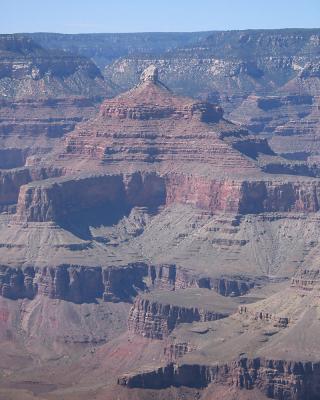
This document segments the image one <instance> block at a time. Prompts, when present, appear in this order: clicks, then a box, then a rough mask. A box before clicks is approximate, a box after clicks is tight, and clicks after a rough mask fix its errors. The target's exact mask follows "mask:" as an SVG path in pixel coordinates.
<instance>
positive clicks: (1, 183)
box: [0, 167, 64, 211]
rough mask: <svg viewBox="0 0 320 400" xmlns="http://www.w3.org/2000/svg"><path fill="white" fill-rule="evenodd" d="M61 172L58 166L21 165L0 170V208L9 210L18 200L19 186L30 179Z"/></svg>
mask: <svg viewBox="0 0 320 400" xmlns="http://www.w3.org/2000/svg"><path fill="white" fill-rule="evenodd" d="M63 174H64V171H63V169H62V168H59V167H57V168H55V167H49V168H45V167H43V168H41V167H40V168H37V167H31V168H29V167H21V168H14V169H3V170H0V210H2V211H7V210H10V207H12V206H14V205H15V204H16V203H17V202H18V196H19V192H20V187H21V186H23V185H25V184H27V183H29V182H32V181H38V180H40V179H42V180H43V179H49V178H53V177H59V176H61V175H63Z"/></svg>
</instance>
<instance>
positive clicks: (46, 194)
mask: <svg viewBox="0 0 320 400" xmlns="http://www.w3.org/2000/svg"><path fill="white" fill-rule="evenodd" d="M84 187H86V189H87V190H86V191H83V190H82V188H84ZM319 188H320V184H319V182H318V181H316V180H307V179H306V180H290V181H289V180H288V179H286V180H283V181H263V180H262V181H247V182H241V181H236V180H224V181H221V180H219V181H218V180H214V181H212V180H209V179H207V178H203V177H196V176H185V175H176V174H174V175H169V176H166V177H163V176H158V175H157V174H154V173H151V174H140V173H135V174H133V175H131V176H128V177H124V176H123V175H120V174H119V175H100V176H88V177H82V178H81V177H75V178H73V179H72V177H69V178H63V179H60V180H56V181H48V182H44V183H42V182H41V183H32V184H29V185H27V186H23V187H22V188H21V191H20V195H19V201H18V210H17V214H18V219H20V220H26V221H39V222H40V221H58V220H59V219H62V218H64V217H65V216H66V215H68V214H70V213H76V212H79V211H81V210H85V209H90V208H92V207H97V206H107V205H108V204H109V205H117V206H118V207H119V206H122V207H123V209H124V210H125V209H127V208H131V207H134V206H145V207H150V208H156V207H159V206H161V205H170V204H173V203H178V204H193V205H194V206H196V207H198V208H202V209H204V210H208V211H210V212H212V213H214V212H233V213H240V214H254V213H259V212H279V211H285V212H288V211H293V212H316V211H318V209H319ZM75 193H77V198H75V196H74V194H75Z"/></svg>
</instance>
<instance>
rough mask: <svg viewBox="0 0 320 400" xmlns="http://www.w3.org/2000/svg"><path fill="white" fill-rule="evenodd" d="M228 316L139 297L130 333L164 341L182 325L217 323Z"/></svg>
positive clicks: (129, 321)
mask: <svg viewBox="0 0 320 400" xmlns="http://www.w3.org/2000/svg"><path fill="white" fill-rule="evenodd" d="M227 315H228V314H225V313H219V312H215V311H213V310H207V309H205V308H201V307H192V306H190V307H188V306H177V305H172V304H164V303H159V302H157V301H152V299H145V298H143V297H139V296H138V297H137V298H136V300H135V302H134V304H133V306H132V308H131V310H130V313H129V318H128V329H129V331H131V332H133V333H135V334H138V335H141V336H144V337H148V338H151V339H163V338H164V337H166V336H168V335H169V334H170V332H172V330H173V329H174V328H175V327H176V326H177V325H178V324H182V323H192V322H194V321H200V322H204V321H215V320H217V319H220V318H224V317H226V316H227Z"/></svg>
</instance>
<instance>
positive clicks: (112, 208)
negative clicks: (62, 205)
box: [58, 203, 131, 240]
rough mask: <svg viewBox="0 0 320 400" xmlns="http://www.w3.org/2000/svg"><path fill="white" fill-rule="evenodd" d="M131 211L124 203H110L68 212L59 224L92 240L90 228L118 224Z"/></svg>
mask: <svg viewBox="0 0 320 400" xmlns="http://www.w3.org/2000/svg"><path fill="white" fill-rule="evenodd" d="M130 211H131V207H128V206H126V205H124V204H119V205H114V204H110V203H108V204H104V205H102V206H98V207H92V208H88V209H82V210H81V211H78V212H75V213H71V214H68V215H67V216H66V217H65V218H64V219H63V220H62V219H60V220H59V221H58V224H59V225H60V226H61V228H63V229H65V230H67V231H69V232H71V233H72V234H73V235H75V236H77V237H79V238H80V239H82V240H91V239H92V234H91V231H90V228H98V227H100V226H113V225H116V224H118V223H119V221H120V220H121V219H122V218H124V217H126V216H128V215H129V214H130Z"/></svg>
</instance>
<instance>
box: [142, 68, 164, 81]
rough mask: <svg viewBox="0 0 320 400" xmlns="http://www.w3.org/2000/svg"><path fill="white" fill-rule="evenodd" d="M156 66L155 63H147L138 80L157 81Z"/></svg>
mask: <svg viewBox="0 0 320 400" xmlns="http://www.w3.org/2000/svg"><path fill="white" fill-rule="evenodd" d="M158 76H159V73H158V68H157V67H156V66H155V65H149V67H147V68H146V69H145V70H144V71H143V72H142V74H141V77H140V82H153V83H157V82H159V79H158Z"/></svg>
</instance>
